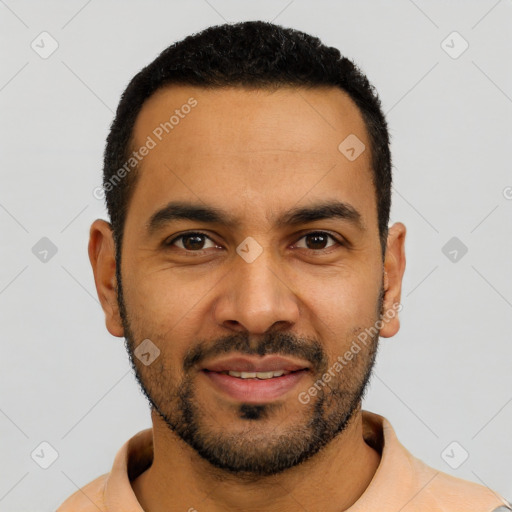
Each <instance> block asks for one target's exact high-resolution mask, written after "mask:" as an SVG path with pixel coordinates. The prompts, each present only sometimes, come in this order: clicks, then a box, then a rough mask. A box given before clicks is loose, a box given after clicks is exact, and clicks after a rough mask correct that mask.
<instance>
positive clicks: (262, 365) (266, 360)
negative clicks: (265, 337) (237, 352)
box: [203, 355, 309, 372]
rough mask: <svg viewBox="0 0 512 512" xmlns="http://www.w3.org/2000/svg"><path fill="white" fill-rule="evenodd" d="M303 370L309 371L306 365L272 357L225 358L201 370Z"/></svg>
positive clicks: (206, 365) (280, 357)
mask: <svg viewBox="0 0 512 512" xmlns="http://www.w3.org/2000/svg"><path fill="white" fill-rule="evenodd" d="M304 369H309V365H308V364H307V363H304V362H301V361H297V360H292V359H288V358H285V357H282V356H272V355H268V356H263V357H258V358H254V357H247V356H231V357H225V358H223V359H218V360H216V361H213V362H211V363H208V364H205V365H204V367H203V370H208V371H211V372H225V371H235V372H276V371H278V370H284V371H287V372H294V371H297V370H304Z"/></svg>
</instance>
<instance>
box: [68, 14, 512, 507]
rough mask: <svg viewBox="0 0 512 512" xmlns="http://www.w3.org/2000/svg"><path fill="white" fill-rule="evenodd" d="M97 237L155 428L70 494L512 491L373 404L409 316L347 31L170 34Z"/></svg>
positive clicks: (113, 141) (315, 499) (117, 135)
mask: <svg viewBox="0 0 512 512" xmlns="http://www.w3.org/2000/svg"><path fill="white" fill-rule="evenodd" d="M103 188H104V190H105V193H106V202H107V208H108V212H109V215H110V220H111V223H107V222H105V221H103V220H97V221H95V222H94V223H93V225H92V227H91V233H90V243H89V256H90V260H91V263H92V267H93V270H94V276H95V282H96V287H97V291H98V296H99V298H100V300H101V304H102V307H103V309H104V312H105V315H106V325H107V329H108V330H109V332H110V333H111V334H112V335H114V336H118V337H124V338H125V340H126V346H127V350H128V352H129V354H130V360H131V363H132V366H133V368H134V371H135V374H136V377H137V379H138V382H139V383H140V386H141V388H142V390H143V392H144V394H145V395H146V397H147V399H148V401H149V403H150V405H151V418H152V423H153V428H152V429H147V430H144V431H142V432H140V433H138V434H137V435H135V436H134V437H133V438H131V439H130V440H128V441H127V442H126V443H125V444H124V445H123V447H122V448H121V450H120V451H119V452H118V454H117V456H116V458H115V461H114V465H113V467H112V471H111V472H110V473H107V474H105V475H103V476H101V477H99V478H97V479H96V480H94V481H93V482H91V483H89V484H88V485H86V486H85V487H83V488H82V489H81V490H80V491H78V492H76V493H75V494H74V495H73V496H71V497H70V498H69V499H68V500H66V502H65V503H64V504H63V505H61V507H60V508H59V512H67V511H75V512H76V511H78V510H80V511H96V510H101V511H109V512H118V511H119V512H120V511H123V512H129V511H130V512H132V511H140V510H145V511H146V512H163V511H166V512H169V511H180V510H181V511H189V512H192V511H199V512H214V511H215V512H220V511H222V512H226V511H235V510H237V511H239V510H247V511H249V510H258V511H279V512H286V511H292V510H293V511H295V510H297V509H299V510H307V511H311V512H313V511H322V512H340V511H351V512H354V511H369V510H379V511H380V512H386V511H393V512H398V511H399V510H400V511H403V512H409V511H413V510H414V511H429V512H433V511H445V512H448V511H457V512H461V511H475V512H476V511H481V512H484V511H491V510H496V511H498V510H510V509H509V508H508V505H507V503H506V501H505V500H504V499H502V498H501V497H499V496H498V495H496V494H495V493H494V492H492V491H491V490H489V489H487V488H486V487H484V486H481V485H477V484H475V483H471V482H467V481H464V480H460V479H457V478H454V477H452V476H449V475H447V474H445V473H442V472H440V471H437V470H434V469H433V468H430V467H428V466H426V465H425V464H424V463H423V462H421V461H420V460H419V459H417V458H415V457H413V456H412V455H411V454H410V453H409V452H408V451H407V450H406V449H405V448H404V447H403V446H402V445H401V444H400V443H399V441H398V440H397V438H396V436H395V434H394V431H393V428H392V427H391V425H390V423H389V422H388V421H387V420H386V419H385V418H384V417H382V416H379V415H376V414H373V413H371V412H368V411H363V410H362V409H361V401H362V398H363V397H364V393H365V390H366V387H367V383H368V380H369V378H370V375H371V371H372V368H373V364H374V361H375V356H376V353H377V345H378V339H379V336H382V337H391V336H393V335H395V334H396V333H397V331H398V330H399V319H398V311H399V310H400V309H401V306H400V296H401V286H402V278H403V274H404V270H405V254H404V241H405V234H406V229H405V226H404V225H403V224H402V223H399V222H397V223H395V224H393V225H392V226H391V227H390V228H389V229H388V221H389V209H390V203H391V201H390V197H391V157H390V153H389V138H388V132H387V125H386V121H385V119H384V116H383V114H382V111H381V107H380V101H379V99H378V97H377V95H376V93H375V92H374V90H373V88H372V87H371V85H370V84H369V82H368V80H367V79H366V77H365V76H364V75H363V74H362V73H361V72H360V71H359V69H358V68H357V67H356V66H355V65H354V64H353V63H352V62H351V61H349V60H348V59H346V58H343V57H341V55H340V54H339V52H338V50H336V49H334V48H327V47H325V46H323V45H322V44H321V42H320V41H319V40H318V39H316V38H314V37H311V36H309V35H307V34H304V33H300V32H297V31H294V30H289V29H283V28H282V27H279V26H276V25H272V24H270V23H264V22H246V23H239V24H233V25H229V24H228V25H223V26H218V27H212V28H209V29H207V30H205V31H203V32H201V33H199V34H196V35H194V36H190V37H187V38H186V39H184V40H183V41H181V42H179V43H176V44H174V45H172V46H170V47H169V48H167V49H166V50H165V51H164V52H163V53H162V54H161V55H160V56H159V57H158V58H157V59H156V60H155V61H154V62H152V63H151V64H150V65H149V66H147V67H145V68H144V69H143V70H142V71H141V72H140V73H138V74H137V75H136V76H135V77H134V79H133V80H132V81H131V83H130V84H129V85H128V87H127V89H126V91H125V92H124V94H123V96H122V99H121V102H120V104H119V107H118V110H117V114H116V118H115V120H114V122H113V125H112V127H111V132H110V134H109V137H108V141H107V146H106V150H105V165H104V181H103Z"/></svg>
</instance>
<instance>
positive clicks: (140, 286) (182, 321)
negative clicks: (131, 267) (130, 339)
mask: <svg viewBox="0 0 512 512" xmlns="http://www.w3.org/2000/svg"><path fill="white" fill-rule="evenodd" d="M127 274H128V275H129V277H128V278H127V279H126V285H125V279H123V290H124V296H125V304H126V309H127V311H128V315H129V318H130V321H131V322H132V323H133V324H136V327H137V328H138V329H139V333H140V334H142V335H144V333H142V332H140V331H141V329H143V330H144V332H146V333H149V334H152V335H153V336H160V337H165V336H168V337H169V338H173V337H174V338H175V339H179V337H177V336H176V335H177V333H179V336H180V337H183V336H184V335H185V334H184V330H186V327H187V325H190V320H191V319H192V318H194V316H197V312H198V311H199V310H200V309H201V306H202V304H203V302H204V301H205V300H206V299H207V297H208V294H209V293H211V292H212V291H213V290H212V286H213V285H214V283H213V282H212V281H211V279H208V278H207V277H204V276H203V278H199V277H197V278H195V279H192V278H190V276H187V277H183V276H182V275H180V274H179V273H178V272H175V271H173V270H172V269H162V270H157V271H151V272H140V271H139V272H138V273H136V272H131V273H130V272H129V271H128V272H127ZM192 323H194V324H195V322H192ZM132 327H134V328H135V325H134V326H132ZM134 330H135V329H134Z"/></svg>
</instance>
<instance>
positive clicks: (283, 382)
mask: <svg viewBox="0 0 512 512" xmlns="http://www.w3.org/2000/svg"><path fill="white" fill-rule="evenodd" d="M243 371H246V370H243ZM200 373H201V374H203V375H204V376H205V377H206V378H207V379H208V380H209V381H210V383H211V384H212V385H213V387H214V388H215V389H217V390H218V391H220V392H221V393H223V394H225V395H227V396H229V397H230V398H232V399H234V400H236V401H238V402H245V403H251V404H262V403H268V402H270V401H273V400H276V399H278V398H279V397H282V396H283V395H285V394H286V393H288V392H290V391H291V390H292V389H293V388H295V387H296V386H297V385H298V384H299V382H300V381H301V380H302V379H303V378H304V377H305V376H306V375H307V374H308V373H309V371H308V370H305V369H302V370H296V371H293V373H288V374H286V375H282V376H281V377H273V378H271V379H262V380H260V379H242V378H239V377H232V376H231V375H228V374H225V373H218V372H215V371H208V370H202V371H201V372H200Z"/></svg>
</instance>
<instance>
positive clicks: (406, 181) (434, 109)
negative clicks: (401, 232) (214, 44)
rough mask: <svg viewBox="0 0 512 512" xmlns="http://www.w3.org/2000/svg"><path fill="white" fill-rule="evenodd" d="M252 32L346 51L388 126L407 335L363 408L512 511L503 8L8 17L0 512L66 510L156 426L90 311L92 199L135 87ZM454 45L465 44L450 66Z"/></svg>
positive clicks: (12, 5) (309, 7)
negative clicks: (229, 34)
mask: <svg viewBox="0 0 512 512" xmlns="http://www.w3.org/2000/svg"><path fill="white" fill-rule="evenodd" d="M248 19H265V20H269V21H270V20H274V21H275V22H276V23H279V24H282V25H284V26H289V27H293V28H297V29H301V30H304V31H307V32H309V33H311V34H314V35H317V36H319V37H320V38H321V39H322V40H323V42H325V43H326V44H328V45H331V46H336V47H338V48H339V49H340V51H341V52H342V53H343V54H345V55H346V56H348V57H350V58H352V59H354V60H355V62H356V63H357V64H359V65H360V66H361V68H362V69H363V71H364V72H365V73H367V75H368V76H369V78H370V80H371V81H372V83H373V84H374V85H375V86H376V88H377V90H378V91H379V94H380V96H381V99H382V102H383V106H384V110H385V112H386V113H387V116H388V119H389V124H390V131H391V135H392V152H393V157H394V180H395V183H394V189H393V208H392V220H393V221H398V220H399V221H402V222H404V224H405V225H406V227H407V228H408V235H407V240H406V252H407V269H406V273H405V278H404V290H403V296H402V303H403V311H402V312H401V319H402V328H401V330H400V332H399V334H398V335H397V336H395V337H394V338H391V339H383V340H382V343H381V349H380V355H379V360H378V364H377V366H376V369H375V375H374V377H373V379H372V384H371V388H370V391H369V394H368V397H367V399H366V401H365V404H364V408H365V409H369V410H372V411H374V412H377V413H379V414H383V415H385V416H386V417H387V418H388V419H389V420H390V422H391V424H392V425H393V427H394V428H395V430H396V431H397V434H398V437H399V439H400V440H401V442H402V443H403V444H404V445H405V446H406V447H407V448H408V449H409V450H410V451H411V452H412V453H413V454H414V455H416V456H417V457H419V458H421V459H423V460H424V461H425V462H426V463H427V464H429V465H431V466H434V467H436V468H438V469H440V470H442V471H445V472H448V473H451V474H453V475H456V476H458V477H462V478H466V479H469V480H472V481H475V482H479V483H482V484H485V485H487V486H489V487H491V488H492V489H494V490H495V491H497V492H499V493H501V494H502V495H504V496H505V497H506V498H508V499H509V500H511V499H512V471H511V469H510V461H511V460H512V439H511V430H512V429H511V426H512V403H511V402H512V372H511V371H510V370H511V361H512V344H511V334H510V318H511V313H512V264H511V262H512V236H511V234H512V172H511V168H510V163H509V162H510V156H511V155H510V152H511V150H510V147H511V123H512V99H511V96H512V76H511V72H510V69H511V68H510V62H511V55H512V51H511V50H512V41H511V38H510V29H511V22H512V2H511V1H510V0H502V1H497V2H496V1H495V0H489V1H487V0H486V1H480V2H474V1H473V2H469V1H464V2H451V3H448V2H441V1H429V2H427V1H420V0H415V1H414V2H413V1H412V0H398V1H394V2H375V1H374V2H346V1H341V2H334V1H330V2H326V1H318V0H315V2H312V1H301V0H294V1H290V0H283V1H266V0H259V1H258V2H235V1H221V0H209V1H206V0H194V1H187V2H156V1H151V2H148V1H146V2H142V1H139V2H134V1H124V2H112V1H101V2H100V1H99V0H92V1H91V0H89V1H83V0H73V1H67V2H50V1H47V2H35V1H31V2H28V1H27V2H15V1H14V0H5V1H4V0H0V34H1V44H0V52H1V62H2V66H1V68H0V108H1V125H0V141H1V151H0V169H1V171H0V172H1V173H2V175H1V187H0V232H1V233H2V243H1V244H0V250H1V264H0V314H1V321H0V326H1V330H2V334H1V340H2V357H1V358H0V379H1V400H0V439H1V441H0V461H1V469H0V510H2V511H9V512H17V511H31V510H34V511H35V510H38V511H51V510H54V509H55V508H56V507H57V505H59V504H60V503H61V502H62V501H63V500H64V499H65V498H66V497H67V496H69V495H70V494H71V493H73V492H75V491H76V490H77V488H78V487H80V486H82V485H84V484H86V483H88V482H89V481H91V480H92V479H94V478H96V477H97V476H99V475H101V474H103V473H106V472H107V471H109V470H110V468H111V465H112V462H113V458H114V455H115V453H116V452H117V450H118V449H119V448H120V446H121V445H122V444H123V443H124V442H125V441H126V440H127V439H128V438H129V437H131V436H132V435H134V434H135V433H136V432H138V431H139V430H141V429H143V428H147V427H149V426H151V422H150V416H149V410H148V408H147V406H146V402H145V400H144V398H143V396H142V394H141V392H139V390H138V387H137V384H136V382H135V379H134V377H133V376H132V373H131V371H130V368H129V363H128V358H127V355H126V354H125V352H124V347H123V342H122V339H118V338H114V337H112V336H110V335H109V334H108V332H107V331H106V329H105V327H104V317H103V313H102V311H101V308H100V306H99V303H98V301H97V298H96V292H95V289H94V283H93V278H92V272H91V269H90V265H89V261H88V258H87V240H88V229H89V226H90V224H91V222H92V221H93V220H94V219H95V218H97V217H104V218H105V210H104V207H103V204H102V202H101V201H99V200H97V199H95V198H94V197H93V194H92V191H93V189H94V188H95V187H96V186H98V185H99V184H100V183H101V164H102V162H101V160H102V151H103V147H104V141H105V137H106V135H107V131H108V127H109V124H110V122H111V120H112V117H113V111H114V110H115V108H116V106H117V102H118V100H119V97H120V94H121V92H122V91H123V89H124V88H125V86H126V85H127V83H128V81H129V80H130V78H131V77H132V76H133V75H134V74H135V73H136V72H137V71H138V70H139V69H140V68H141V67H142V66H144V65H146V64H147V63H149V62H150V61H151V60H152V59H153V58H154V57H156V55H157V54H158V53H159V52H160V51H161V50H162V49H164V48H165V47H166V46H168V45H169V44H170V43H171V42H173V41H176V40H179V39H181V38H183V37H184V36H186V35H188V34H190V33H193V32H197V31H199V30H201V29H203V28H205V27H207V26H209V25H213V24H219V23H223V22H224V21H225V20H226V21H240V20H248ZM43 31H47V32H48V33H49V34H51V36H52V37H53V38H54V39H55V40H56V41H57V42H58V45H59V47H58V49H57V50H56V51H55V52H54V53H53V54H52V55H50V56H49V57H48V58H46V59H43V58H42V57H40V55H39V54H38V53H36V51H34V50H33V49H32V47H31V43H32V41H35V43H34V44H39V46H42V44H43V43H41V42H40V41H41V37H48V36H39V34H40V33H41V32H43ZM453 31H456V32H458V33H459V34H460V36H461V37H462V38H463V39H464V40H465V41H467V43H468V44H469V47H468V49H467V50H466V51H465V52H464V53H462V54H461V55H457V58H454V56H456V54H458V53H459V52H460V50H462V49H463V44H464V42H463V40H462V39H461V38H460V37H459V36H457V35H455V36H453V35H451V36H450V34H452V32H453ZM447 38H448V39H447ZM38 41H39V42H38ZM443 41H446V42H445V43H443ZM44 45H45V48H46V50H48V49H49V48H50V40H49V39H46V40H45V43H44ZM40 51H41V50H40ZM450 53H451V55H450ZM43 237H47V238H48V239H50V240H51V242H52V243H53V244H54V245H55V246H56V248H57V253H56V254H55V255H53V256H52V253H51V252H49V253H48V255H47V261H46V262H43V261H40V259H38V257H36V255H35V254H34V253H33V251H32V248H33V247H34V246H35V245H36V244H37V243H38V241H39V240H40V239H41V238H43ZM452 237H457V239H458V240H459V241H456V242H455V243H456V244H458V245H459V247H458V248H457V247H456V246H454V247H455V249H456V250H457V251H458V252H457V258H456V261H452V259H453V257H454V255H455V253H453V252H452V254H451V255H450V254H449V251H452V250H453V247H451V246H448V248H447V249H445V250H444V252H443V247H444V246H445V244H447V242H448V241H449V240H450V239H451V238H452ZM41 243H44V242H41ZM46 243H47V242H46ZM461 243H462V244H464V245H465V246H466V247H467V249H468V252H467V253H466V254H465V255H463V256H462V252H461V250H460V247H461V245H460V244H461ZM38 247H39V246H36V248H38ZM39 249H40V248H39ZM35 252H36V253H37V250H36V251H35ZM445 253H447V254H448V256H447V255H445ZM40 257H42V255H40ZM43 441H46V442H48V443H50V444H51V445H52V446H53V447H54V449H55V450H56V451H57V452H58V458H57V460H56V461H55V462H54V463H53V464H52V465H51V466H50V467H49V468H48V469H42V468H41V467H39V465H38V464H36V462H35V461H34V460H33V459H32V458H31V453H32V452H33V451H34V450H35V449H36V448H38V447H39V446H40V443H41V442H43ZM453 441H456V442H457V443H458V445H456V446H455V448H454V451H453V452H452V451H451V448H450V449H449V450H448V453H449V454H450V455H451V458H447V457H446V456H445V457H444V458H443V456H442V453H443V452H444V450H445V448H446V447H447V446H449V445H450V443H452V442H453ZM452 447H453V446H452ZM462 450H465V451H467V452H468V453H469V458H468V459H467V460H465V461H464V462H463V463H462V464H461V465H460V466H459V467H458V468H457V469H454V468H452V467H451V466H450V465H449V464H448V463H447V462H446V460H449V461H450V463H451V464H452V466H454V465H457V464H458V463H460V462H461V460H462V459H463V454H464V452H463V451H462ZM43 451H44V450H43ZM49 453H50V452H49V451H48V450H46V452H45V457H47V456H48V454H49Z"/></svg>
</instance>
